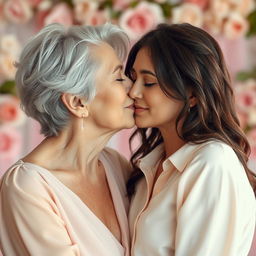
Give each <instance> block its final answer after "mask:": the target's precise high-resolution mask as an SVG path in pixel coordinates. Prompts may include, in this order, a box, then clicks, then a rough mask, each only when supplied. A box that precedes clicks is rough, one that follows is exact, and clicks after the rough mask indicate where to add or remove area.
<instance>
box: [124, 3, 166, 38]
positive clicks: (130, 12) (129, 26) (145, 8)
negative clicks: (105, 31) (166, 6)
mask: <svg viewBox="0 0 256 256" xmlns="http://www.w3.org/2000/svg"><path fill="white" fill-rule="evenodd" d="M163 21H164V17H163V13H162V9H161V7H160V6H159V5H157V4H154V3H148V2H140V3H139V4H138V5H137V6H136V7H135V8H134V9H131V8H130V9H127V10H126V11H125V12H124V13H123V14H122V15H121V17H120V20H119V24H120V27H121V28H123V29H124V30H125V32H126V33H127V34H128V36H130V38H131V39H133V40H134V39H137V38H138V37H140V36H141V35H142V34H144V33H146V32H148V31H149V30H151V29H153V28H154V27H155V26H156V25H157V24H158V23H161V22H163Z"/></svg>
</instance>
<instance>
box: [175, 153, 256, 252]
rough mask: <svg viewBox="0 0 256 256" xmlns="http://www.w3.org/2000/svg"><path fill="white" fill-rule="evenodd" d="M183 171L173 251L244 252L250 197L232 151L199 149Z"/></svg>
mask: <svg viewBox="0 0 256 256" xmlns="http://www.w3.org/2000/svg"><path fill="white" fill-rule="evenodd" d="M182 176H183V177H182V179H181V182H180V184H179V188H178V192H177V193H178V194H177V204H178V207H177V230H176V240H175V256H184V255H188V252H189V255H190V256H211V255H218V256H234V255H247V254H248V251H249V249H250V244H251V241H252V235H253V230H254V227H255V198H254V195H253V192H252V189H251V187H250V185H249V182H248V180H247V177H246V175H245V172H244V170H243V167H242V166H241V164H240V162H239V161H238V159H237V157H236V155H235V154H234V153H230V152H225V150H219V152H216V151H212V152H208V154H203V155H200V154H198V155H197V156H195V157H194V159H193V160H192V161H191V162H190V164H189V166H187V168H186V170H185V173H184V174H182ZM241 237H243V239H244V241H241V239H240V238H241Z"/></svg>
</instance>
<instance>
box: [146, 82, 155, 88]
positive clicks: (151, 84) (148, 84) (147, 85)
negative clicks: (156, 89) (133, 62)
mask: <svg viewBox="0 0 256 256" xmlns="http://www.w3.org/2000/svg"><path fill="white" fill-rule="evenodd" d="M155 84H156V83H147V84H144V86H146V87H151V86H153V85H155Z"/></svg>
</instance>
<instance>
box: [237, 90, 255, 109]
mask: <svg viewBox="0 0 256 256" xmlns="http://www.w3.org/2000/svg"><path fill="white" fill-rule="evenodd" d="M236 104H237V106H238V107H239V108H240V109H241V110H243V111H245V112H247V111H248V109H249V108H251V107H253V106H254V105H255V106H256V97H255V95H254V94H253V93H252V92H251V91H248V90H243V88H240V90H239V91H238V90H237V93H236Z"/></svg>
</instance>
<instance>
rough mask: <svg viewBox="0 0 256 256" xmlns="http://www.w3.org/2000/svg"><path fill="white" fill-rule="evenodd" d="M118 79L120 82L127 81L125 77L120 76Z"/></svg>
mask: <svg viewBox="0 0 256 256" xmlns="http://www.w3.org/2000/svg"><path fill="white" fill-rule="evenodd" d="M116 81H118V82H123V81H125V79H123V78H118V79H116Z"/></svg>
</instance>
